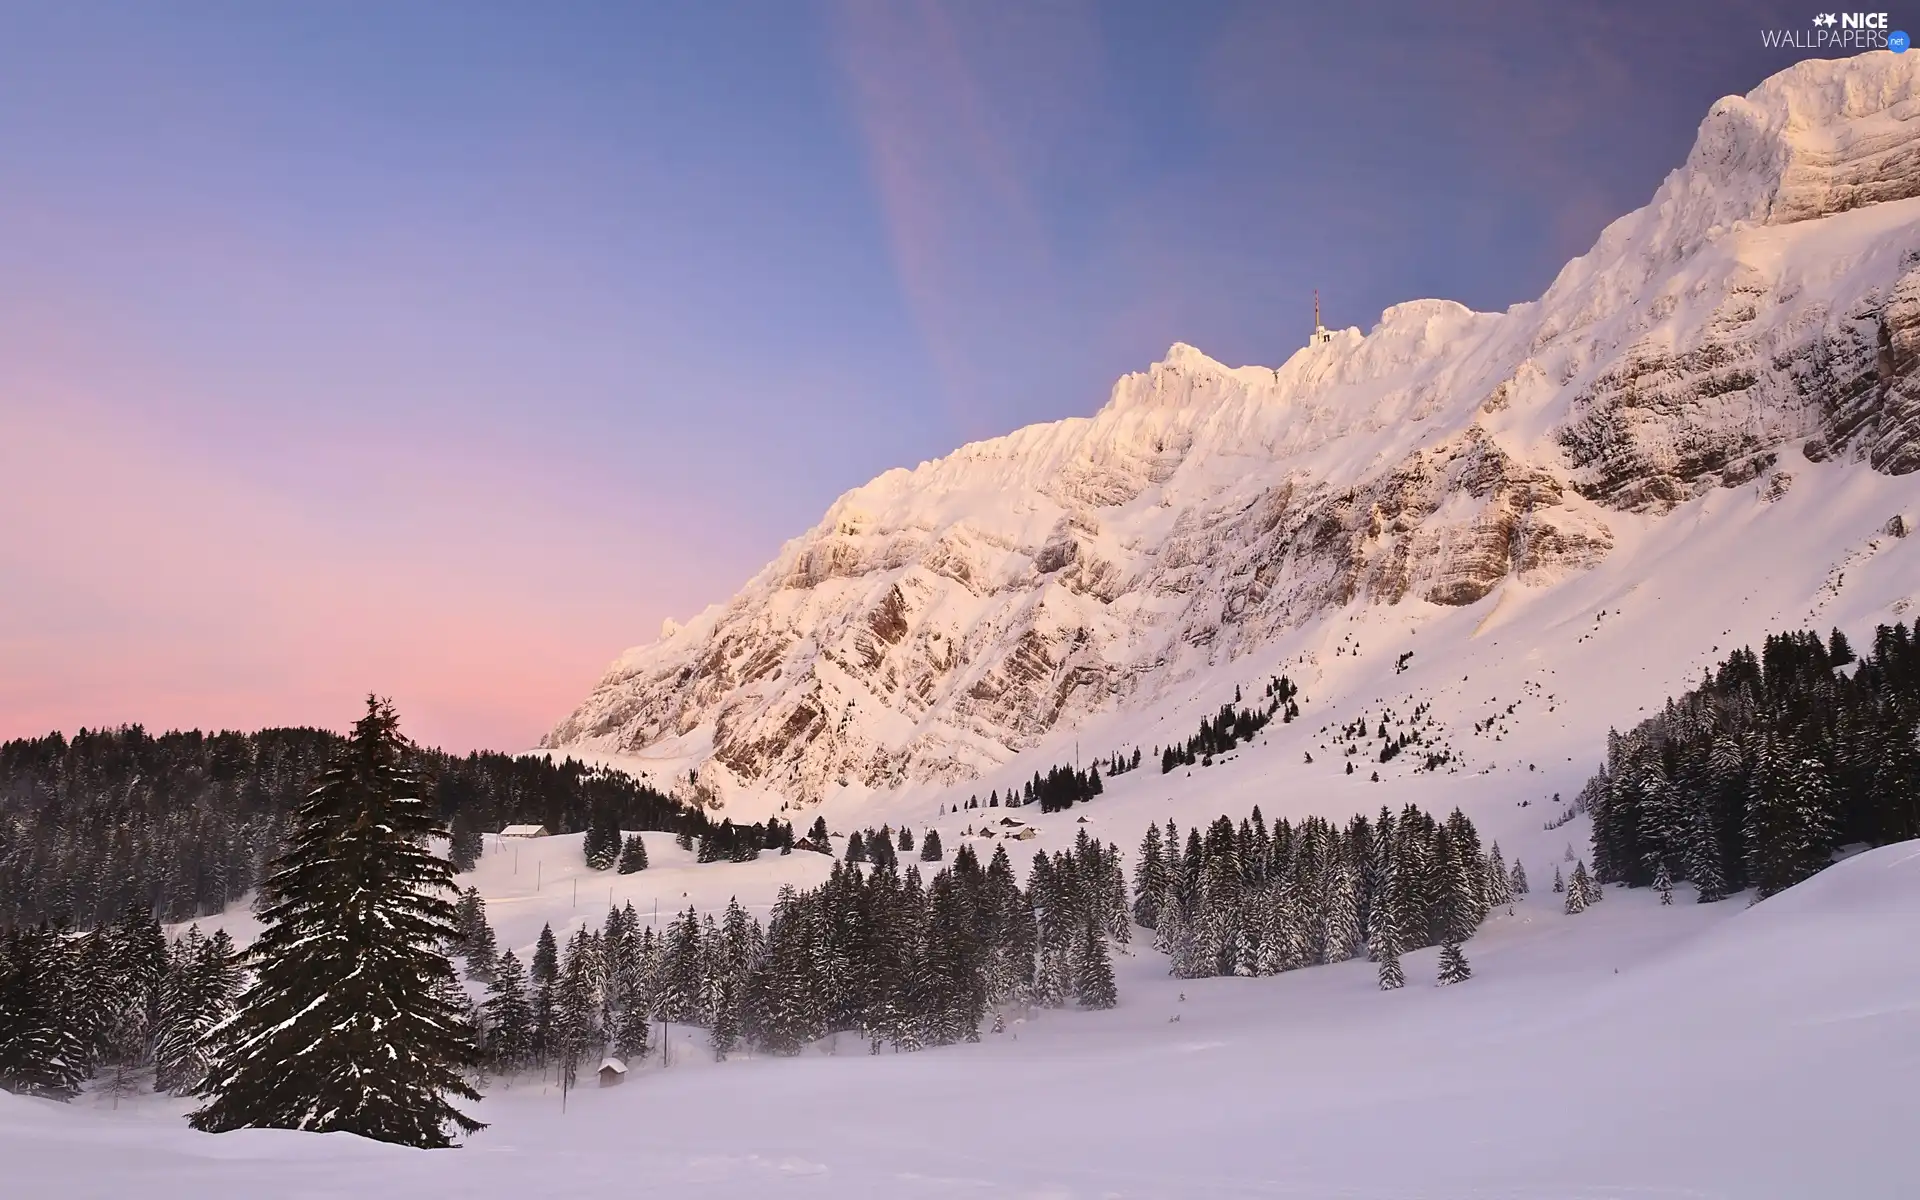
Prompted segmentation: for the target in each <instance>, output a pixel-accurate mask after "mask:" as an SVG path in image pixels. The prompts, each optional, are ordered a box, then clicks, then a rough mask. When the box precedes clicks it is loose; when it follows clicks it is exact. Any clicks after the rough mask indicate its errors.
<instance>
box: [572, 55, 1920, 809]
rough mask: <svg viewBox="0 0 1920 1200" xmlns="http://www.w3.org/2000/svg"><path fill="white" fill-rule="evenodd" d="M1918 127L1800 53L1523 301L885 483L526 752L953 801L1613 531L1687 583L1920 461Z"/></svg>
mask: <svg viewBox="0 0 1920 1200" xmlns="http://www.w3.org/2000/svg"><path fill="white" fill-rule="evenodd" d="M1916 118H1920V57H1916V56H1913V55H1895V54H1891V53H1887V52H1876V53H1870V54H1865V55H1861V56H1859V57H1857V58H1853V59H1846V60H1809V61H1806V62H1802V63H1799V64H1797V65H1795V66H1794V67H1792V68H1790V69H1788V70H1786V71H1783V72H1781V73H1780V74H1778V75H1776V76H1774V77H1773V78H1771V79H1769V80H1767V81H1766V82H1765V83H1763V84H1762V85H1761V86H1760V87H1758V88H1756V89H1755V90H1754V91H1753V92H1751V93H1750V94H1748V95H1747V96H1745V97H1728V98H1726V99H1723V100H1721V101H1720V102H1718V103H1717V104H1715V105H1714V106H1713V109H1712V110H1711V111H1710V112H1709V114H1708V116H1707V118H1706V120H1705V121H1704V122H1702V124H1701V126H1700V130H1699V134H1698V137H1697V138H1696V141H1695V143H1694V146H1693V150H1692V152H1691V153H1690V154H1689V155H1688V157H1687V161H1686V163H1685V164H1684V165H1683V166H1681V167H1680V168H1679V169H1678V170H1676V171H1674V172H1673V173H1672V174H1670V175H1669V176H1668V177H1667V178H1666V180H1665V181H1664V182H1663V183H1662V184H1661V186H1660V188H1659V189H1658V191H1656V193H1655V194H1654V196H1653V199H1652V200H1651V202H1650V203H1648V204H1647V205H1646V207H1644V208H1641V209H1639V210H1637V211H1635V212H1633V213H1630V214H1628V215H1627V216H1625V217H1622V218H1620V219H1619V220H1617V221H1615V222H1614V223H1613V224H1611V225H1610V226H1608V227H1607V229H1606V230H1605V231H1604V232H1603V233H1602V234H1601V235H1600V238H1599V240H1598V241H1597V242H1596V243H1595V245H1594V247H1593V249H1592V250H1590V251H1589V252H1588V253H1587V254H1585V255H1583V256H1581V257H1579V258H1577V259H1575V260H1573V261H1572V262H1570V263H1568V264H1567V265H1566V267H1565V268H1564V269H1562V271H1561V272H1560V274H1559V276H1558V277H1557V278H1556V279H1555V280H1554V282H1553V284H1552V286H1551V287H1550V288H1549V289H1548V290H1547V292H1546V294H1545V295H1544V296H1542V297H1541V298H1540V299H1539V300H1537V301H1534V302H1531V303H1526V304H1520V305H1516V306H1514V307H1513V308H1511V309H1509V310H1508V311H1507V312H1505V313H1498V314H1492V313H1476V312H1472V311H1470V310H1468V309H1466V308H1464V307H1462V306H1461V305H1459V304H1455V303H1452V302H1450V301H1445V300H1417V301H1413V302H1410V303H1406V304H1400V305H1396V306H1394V307H1392V308H1390V309H1388V310H1387V311H1386V312H1385V313H1383V314H1382V315H1381V318H1380V321H1379V323H1378V324H1377V325H1375V326H1374V328H1373V329H1372V330H1371V331H1369V332H1367V333H1365V334H1362V333H1361V332H1360V331H1359V330H1357V329H1348V330H1344V331H1335V332H1334V333H1333V336H1332V337H1331V339H1329V340H1327V341H1325V342H1321V343H1319V344H1315V345H1311V346H1307V347H1305V348H1303V349H1301V350H1299V351H1297V352H1295V353H1294V354H1293V356H1292V357H1291V358H1289V359H1287V360H1286V361H1285V362H1284V363H1282V364H1281V365H1280V366H1279V367H1277V368H1269V367H1253V366H1247V367H1229V366H1226V365H1224V364H1222V363H1219V362H1216V361H1215V360H1213V359H1211V358H1209V357H1208V356H1207V355H1205V354H1204V353H1202V352H1201V351H1199V350H1197V349H1194V348H1193V347H1191V346H1187V345H1182V344H1176V345H1175V346H1173V347H1172V349H1170V350H1169V351H1168V352H1167V355H1166V357H1165V358H1164V359H1163V360H1162V361H1161V362H1159V363H1156V364H1154V365H1153V366H1151V367H1149V368H1148V369H1147V370H1145V371H1143V372H1139V373H1136V374H1131V375H1127V376H1126V377H1124V378H1122V379H1121V380H1120V381H1119V382H1118V383H1117V384H1116V385H1115V386H1114V389H1113V393H1112V397H1111V398H1110V399H1109V400H1108V402H1107V404H1106V405H1105V406H1104V407H1103V408H1101V409H1100V411H1099V412H1098V413H1096V414H1095V415H1094V416H1092V417H1090V418H1072V419H1068V420H1064V421H1057V422H1053V423H1050V424H1043V425H1034V426H1029V427H1027V428H1025V429H1020V430H1017V431H1015V432H1013V433H1011V434H1008V435H1007V436H1005V437H1000V438H995V439H992V440H990V441H984V442H978V443H974V444H971V445H967V446H963V447H961V448H960V449H959V450H957V451H955V452H954V453H952V454H950V455H948V456H947V457H945V458H942V459H938V460H936V461H933V462H927V463H922V464H921V465H920V466H918V467H916V468H914V469H912V470H892V471H888V472H886V473H885V474H883V475H881V476H879V477H878V478H877V479H874V480H873V481H872V482H870V483H868V484H866V485H864V486H862V487H859V488H856V489H854V490H853V491H850V492H848V493H846V494H845V495H844V496H842V497H840V499H839V500H837V501H836V502H835V503H834V504H833V506H832V507H831V508H830V509H829V510H828V511H827V513H826V515H825V517H824V518H823V519H822V520H821V521H820V523H819V524H817V525H816V526H815V527H814V528H813V529H811V530H809V531H808V532H806V533H805V534H803V535H801V536H800V537H798V538H796V539H794V540H793V541H791V542H789V543H787V544H786V546H784V547H783V548H782V549H781V551H780V554H779V556H778V557H777V558H776V559H775V560H774V561H773V562H772V563H771V564H769V565H768V566H767V567H766V568H765V569H763V570H762V571H761V572H760V573H759V574H758V575H756V576H755V577H754V578H753V579H752V580H750V581H749V582H748V583H747V584H746V586H745V587H744V588H742V589H741V591H740V593H739V594H738V595H736V596H735V597H734V598H733V599H732V600H730V601H728V602H727V603H726V604H724V605H721V606H717V607H715V608H712V609H709V610H708V611H707V612H705V613H703V614H701V615H700V616H698V617H696V618H695V619H693V620H692V621H690V622H688V623H687V624H686V625H685V626H684V627H676V626H671V625H669V627H668V628H667V629H666V630H665V631H664V633H663V636H662V638H661V639H660V640H659V641H657V642H654V643H653V644H651V645H647V646H643V647H639V648H636V649H633V650H629V651H627V652H626V653H625V654H624V655H623V656H622V657H621V658H620V660H619V661H618V662H617V663H616V664H615V665H614V667H613V668H612V670H610V671H609V672H608V674H607V675H606V677H605V678H604V679H603V680H602V681H601V682H600V684H599V685H598V686H597V687H596V688H595V689H594V690H593V693H592V694H591V695H590V696H588V697H587V699H586V700H585V701H584V702H583V703H582V704H581V705H580V707H579V708H578V709H577V710H576V711H575V712H574V713H572V714H571V715H570V716H568V717H567V718H566V719H565V720H564V721H562V722H560V724H559V725H558V726H557V727H556V728H555V729H554V730H553V731H552V732H551V733H550V734H548V736H547V737H546V738H545V739H543V742H542V745H543V746H544V747H547V748H550V749H556V750H569V751H588V752H597V753H603V754H612V755H633V754H642V753H644V755H645V756H647V757H650V758H653V759H655V760H657V761H659V762H660V763H662V764H663V765H664V764H668V763H671V764H672V766H673V769H674V772H675V776H676V778H681V779H689V780H692V781H695V782H697V785H698V790H700V791H701V792H702V793H703V794H706V795H709V796H712V797H715V798H718V799H720V800H722V801H723V802H724V801H726V800H729V799H732V798H734V797H736V796H739V797H745V796H754V795H757V796H760V797H762V798H763V799H772V798H776V797H777V798H780V799H785V800H788V801H801V802H811V801H817V800H820V799H822V798H824V797H827V796H829V795H832V794H834V793H835V792H836V790H838V789H843V788H844V789H852V790H855V791H858V790H861V789H885V788H892V787H897V786H901V785H905V784H913V783H922V784H934V783H951V782H957V781H961V780H967V779H972V778H975V777H977V776H980V775H982V774H985V773H989V772H991V771H993V770H994V769H995V768H998V767H1000V766H1001V765H1002V764H1005V763H1007V762H1008V761H1009V760H1010V759H1011V758H1012V757H1013V756H1014V755H1016V754H1018V753H1020V752H1021V751H1023V750H1028V749H1032V748H1034V747H1036V746H1039V745H1041V744H1042V743H1043V742H1044V741H1045V740H1046V739H1047V738H1048V737H1049V736H1050V735H1055V734H1058V733H1061V732H1063V731H1067V730H1072V729H1075V728H1079V727H1081V726H1083V725H1085V724H1086V723H1087V722H1089V721H1090V720H1092V719H1094V718H1096V717H1098V716H1099V715H1101V714H1107V713H1115V712H1124V711H1127V710H1130V709H1134V708H1138V707H1141V706H1146V705H1150V704H1153V703H1155V702H1156V701H1158V700H1161V699H1163V698H1165V697H1166V696H1168V695H1170V694H1171V693H1172V691H1173V690H1175V689H1177V688H1178V687H1180V686H1181V685H1182V683H1183V681H1190V680H1193V679H1195V678H1198V677H1200V676H1203V675H1205V674H1207V673H1208V672H1217V670H1218V669H1219V668H1221V667H1222V665H1223V664H1227V663H1232V662H1235V661H1236V660H1243V659H1245V660H1248V661H1249V662H1255V661H1257V662H1259V663H1260V664H1261V665H1262V666H1265V665H1269V664H1267V662H1266V659H1267V658H1270V657H1271V658H1274V662H1275V664H1277V663H1278V662H1279V661H1280V659H1279V658H1278V657H1277V653H1278V652H1277V651H1276V649H1275V647H1277V646H1279V645H1280V643H1281V641H1282V640H1284V639H1287V638H1289V637H1292V635H1296V634H1299V633H1300V632H1301V631H1303V630H1309V629H1310V627H1312V626H1313V624H1314V623H1315V622H1328V621H1331V620H1333V619H1334V618H1335V617H1336V616H1338V615H1339V614H1341V613H1348V614H1351V613H1352V612H1353V611H1355V610H1357V609H1369V610H1378V609H1391V610H1393V611H1394V613H1395V614H1396V620H1399V621H1400V623H1401V625H1404V626H1405V627H1406V628H1408V629H1414V628H1417V627H1418V626H1419V625H1420V623H1421V622H1422V621H1429V622H1430V621H1432V620H1437V619H1440V618H1442V617H1444V616H1445V614H1446V613H1448V612H1449V611H1455V610H1459V609H1461V608H1462V607H1465V606H1474V605H1480V604H1482V602H1483V601H1484V602H1486V603H1487V605H1488V606H1489V610H1490V609H1491V606H1494V605H1498V604H1499V603H1501V601H1500V600H1499V599H1498V598H1495V599H1494V600H1488V597H1489V596H1490V595H1491V594H1493V593H1495V592H1496V591H1497V590H1516V595H1519V594H1525V595H1538V594H1542V593H1558V592H1566V594H1567V595H1568V596H1569V597H1572V599H1570V600H1569V601H1568V606H1567V607H1568V608H1569V611H1572V609H1573V608H1576V607H1579V608H1583V610H1584V611H1587V612H1589V613H1590V612H1591V607H1590V606H1587V601H1586V600H1585V599H1582V598H1581V593H1580V588H1581V587H1582V586H1583V581H1584V580H1585V579H1586V578H1587V576H1588V575H1589V574H1590V573H1591V572H1593V571H1594V569H1595V568H1596V567H1598V566H1599V565H1601V564H1603V563H1606V562H1608V561H1609V559H1610V558H1611V557H1615V556H1618V555H1620V554H1622V553H1625V552H1626V551H1627V550H1628V549H1630V548H1635V552H1636V553H1637V552H1638V550H1637V548H1638V547H1640V546H1641V545H1642V544H1643V543H1649V544H1650V540H1657V541H1660V543H1661V545H1662V550H1661V554H1662V556H1663V557H1662V558H1661V559H1660V560H1659V561H1660V562H1661V563H1663V564H1666V565H1665V566H1664V567H1662V568H1661V569H1665V570H1673V571H1679V570H1684V562H1685V560H1686V557H1687V553H1686V549H1685V547H1686V543H1687V539H1688V538H1690V537H1706V536H1708V534H1707V533H1705V532H1695V531H1701V530H1706V529H1707V524H1708V522H1707V509H1706V508H1704V507H1702V506H1703V505H1708V506H1709V507H1710V505H1709V501H1710V500H1711V497H1712V496H1713V495H1714V494H1716V493H1724V492H1726V491H1727V490H1728V489H1742V488H1745V487H1746V485H1753V486H1752V489H1751V491H1752V501H1753V503H1754V504H1756V505H1757V504H1765V503H1769V502H1771V501H1774V500H1777V499H1779V498H1780V497H1782V496H1784V495H1785V494H1786V493H1787V492H1788V491H1789V490H1790V489H1791V488H1792V487H1793V485H1794V481H1795V476H1796V474H1802V475H1804V474H1805V473H1807V472H1810V471H1818V472H1826V473H1827V474H1828V475H1831V476H1832V477H1833V478H1835V479H1838V478H1841V477H1842V476H1843V475H1844V476H1846V477H1852V476H1857V475H1860V474H1861V473H1868V474H1874V473H1877V474H1879V475H1882V476H1894V475H1902V474H1905V473H1907V472H1910V471H1913V470H1914V469H1915V468H1916V467H1920V380H1916V378H1915V373H1914V366H1915V362H1916V350H1917V349H1920V120H1917V119H1916ZM1834 473H1839V474H1834ZM1826 477H1827V476H1825V475H1823V478H1826ZM1823 486H1824V485H1823ZM1834 486H1840V485H1839V484H1835V485H1834ZM1876 502H1877V501H1876ZM1690 511H1693V512H1695V517H1694V518H1693V519H1692V523H1691V524H1689V523H1688V521H1689V519H1688V518H1687V517H1686V515H1685V514H1686V513H1688V512H1690ZM1818 511H1826V510H1825V509H1822V508H1819V507H1818V506H1816V507H1815V508H1812V509H1809V512H1818ZM1835 511H1836V512H1837V511H1838V510H1835ZM1807 519H1809V520H1818V519H1824V518H1820V517H1818V516H1817V515H1816V516H1813V517H1808V518H1807ZM1832 519H1833V520H1835V521H1839V520H1841V517H1840V516H1835V517H1833V518H1832ZM1847 519H1848V520H1852V519H1853V517H1851V516H1849V517H1847ZM1856 523H1857V521H1856ZM1854 532H1858V531H1854V530H1851V527H1849V528H1847V529H1840V528H1838V527H1836V528H1835V529H1834V530H1833V531H1832V532H1831V536H1830V537H1827V538H1825V539H1824V540H1823V541H1821V543H1820V544H1823V545H1829V546H1831V548H1832V549H1833V550H1834V552H1835V554H1836V555H1838V554H1839V552H1840V551H1841V550H1842V549H1843V548H1844V543H1846V541H1847V539H1848V538H1849V537H1851V536H1852V534H1853V533H1854ZM1629 543H1630V544H1631V546H1629V545H1628V544H1629ZM1650 561H1651V560H1650ZM1675 564H1680V565H1675ZM1647 569H1648V570H1652V569H1654V568H1653V567H1648V568H1647ZM1757 569H1758V568H1756V570H1757ZM1838 586H1839V585H1838V584H1836V585H1835V587H1838ZM1568 589H1571V590H1570V591H1569V590H1568ZM1881 599H1886V597H1880V598H1878V599H1876V600H1875V603H1878V602H1879V600H1881ZM1575 600H1577V601H1578V602H1579V603H1578V604H1575V603H1574V601H1575ZM1868 607H1871V606H1868ZM1863 611H1864V610H1863ZM1893 611H1896V612H1898V611H1901V609H1900V608H1895V609H1894V610H1893ZM1720 615H1721V614H1719V613H1716V614H1714V617H1713V619H1714V620H1718V618H1719V616H1720ZM1489 616H1490V611H1489ZM1711 632H1712V633H1715V634H1718V633H1719V632H1721V631H1720V629H1718V628H1715V629H1713V630H1712V631H1711ZM1286 646H1287V649H1288V650H1289V651H1291V652H1295V657H1294V658H1293V659H1291V660H1288V661H1293V662H1296V663H1301V664H1310V663H1312V662H1320V661H1322V660H1320V659H1319V658H1318V657H1317V655H1316V654H1315V653H1311V652H1309V651H1308V650H1306V649H1304V646H1305V643H1300V642H1299V640H1298V638H1297V637H1294V638H1293V640H1291V641H1287V642H1286ZM1699 649H1702V650H1704V649H1705V647H1704V646H1702V647H1699ZM1326 653H1329V654H1331V653H1332V651H1331V650H1327V651H1326ZM1249 656H1253V657H1252V658H1249ZM1403 665H1404V663H1403ZM1308 686H1309V688H1310V689H1311V688H1312V686H1313V684H1312V683H1311V682H1309V684H1308ZM1334 686H1335V684H1334V683H1333V682H1332V681H1328V682H1327V683H1326V685H1325V687H1323V688H1322V691H1323V693H1328V694H1330V692H1329V689H1332V688H1333V687H1334ZM1595 732H1597V731H1595ZM1104 748H1105V747H1103V749H1104ZM1296 757H1297V756H1296Z"/></svg>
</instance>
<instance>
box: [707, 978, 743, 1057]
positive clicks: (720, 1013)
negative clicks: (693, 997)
mask: <svg viewBox="0 0 1920 1200" xmlns="http://www.w3.org/2000/svg"><path fill="white" fill-rule="evenodd" d="M739 1042H740V1022H739V1013H738V1011H737V1009H736V1007H735V1004H734V983H733V978H732V976H730V975H722V976H721V978H720V984H719V994H718V996H717V997H716V998H715V1001H714V1006H713V1023H712V1024H711V1025H709V1026H708V1027H707V1046H708V1047H709V1048H710V1049H711V1050H712V1051H713V1061H715V1062H725V1061H727V1055H729V1054H731V1053H733V1048H734V1047H735V1046H736V1045H738V1044H739Z"/></svg>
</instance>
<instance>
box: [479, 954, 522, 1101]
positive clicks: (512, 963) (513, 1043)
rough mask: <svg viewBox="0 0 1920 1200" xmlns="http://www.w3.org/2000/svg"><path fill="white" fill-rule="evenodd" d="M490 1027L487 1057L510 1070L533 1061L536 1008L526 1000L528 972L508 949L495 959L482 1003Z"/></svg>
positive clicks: (495, 1063)
mask: <svg viewBox="0 0 1920 1200" xmlns="http://www.w3.org/2000/svg"><path fill="white" fill-rule="evenodd" d="M480 1011H481V1014H482V1016H483V1017H484V1019H485V1022H486V1028H487V1060H488V1061H489V1062H490V1063H492V1064H493V1069H494V1070H496V1071H500V1072H502V1073H506V1074H511V1073H512V1072H514V1071H518V1070H520V1069H521V1068H523V1067H525V1066H526V1065H527V1064H528V1063H530V1062H532V1061H533V1008H532V1006H531V1004H529V1003H528V1000H527V973H526V971H525V969H523V968H522V967H521V966H520V958H519V956H518V955H516V954H514V952H513V951H511V950H508V951H506V952H504V953H502V954H501V955H500V957H499V958H498V959H496V960H495V962H494V966H493V980H492V982H490V983H488V984H487V999H486V1002H485V1003H484V1004H483V1005H482V1006H481V1010H480Z"/></svg>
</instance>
